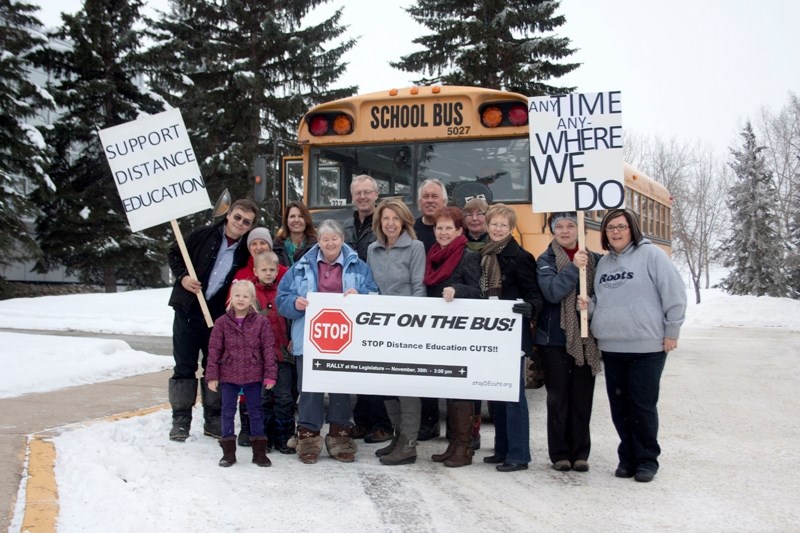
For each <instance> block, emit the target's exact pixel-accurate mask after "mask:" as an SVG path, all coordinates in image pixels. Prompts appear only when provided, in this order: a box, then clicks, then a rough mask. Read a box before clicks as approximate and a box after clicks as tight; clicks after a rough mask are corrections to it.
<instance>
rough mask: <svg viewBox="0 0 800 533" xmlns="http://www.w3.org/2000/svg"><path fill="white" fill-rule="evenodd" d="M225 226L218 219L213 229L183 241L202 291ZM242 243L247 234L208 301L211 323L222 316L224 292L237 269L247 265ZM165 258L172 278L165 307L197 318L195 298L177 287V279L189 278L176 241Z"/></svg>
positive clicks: (244, 239) (206, 228) (247, 254)
mask: <svg viewBox="0 0 800 533" xmlns="http://www.w3.org/2000/svg"><path fill="white" fill-rule="evenodd" d="M225 223H226V219H222V220H221V221H220V222H217V223H216V224H214V225H213V226H203V227H200V228H197V229H196V230H194V231H193V232H192V233H190V234H189V236H188V237H187V238H186V250H187V251H188V253H189V259H190V260H191V261H192V265H193V266H194V270H195V273H196V274H197V279H198V280H199V281H200V282H201V283H202V284H203V291H204V292H205V290H206V289H207V288H208V278H209V277H210V276H211V270H212V269H213V268H214V262H215V261H216V260H217V252H219V249H220V246H221V244H222V239H224V238H225V235H224V232H225ZM246 242H247V234H245V235H244V236H242V238H241V239H239V246H237V247H236V251H235V252H234V256H233V266H232V267H231V270H230V271H229V272H228V274H227V275H226V276H225V284H224V285H223V286H222V288H221V289H220V290H219V291H217V294H215V295H214V296H213V297H212V298H211V300H209V301H208V309H209V311H210V312H211V318H212V319H214V320H216V319H217V318H218V317H220V316H222V315H223V314H224V313H225V300H226V299H227V297H228V289H230V286H231V280H232V279H233V276H234V274H236V272H237V271H238V270H239V269H240V268H242V267H244V266H245V265H247V260H248V259H249V258H250V252H249V251H248V250H247V246H246V244H245V243H246ZM167 257H168V259H169V268H170V270H171V271H172V275H173V276H174V277H175V285H174V286H173V287H172V294H171V295H170V297H169V305H171V306H172V307H173V308H175V309H180V310H181V311H183V312H184V313H186V314H189V315H194V316H201V311H200V304H199V303H198V301H197V296H196V295H195V294H193V293H191V292H189V291H187V290H186V289H184V288H183V286H182V285H181V278H183V277H184V276H187V275H189V269H188V268H187V267H186V263H185V262H184V261H183V255H181V250H180V248H179V247H178V243H177V242H176V243H174V244H173V245H172V246H171V247H170V249H169V253H168V255H167Z"/></svg>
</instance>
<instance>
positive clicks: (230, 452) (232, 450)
mask: <svg viewBox="0 0 800 533" xmlns="http://www.w3.org/2000/svg"><path fill="white" fill-rule="evenodd" d="M219 447H220V448H222V459H220V460H219V466H226V467H227V466H232V465H233V464H234V463H235V462H236V437H225V438H224V439H219Z"/></svg>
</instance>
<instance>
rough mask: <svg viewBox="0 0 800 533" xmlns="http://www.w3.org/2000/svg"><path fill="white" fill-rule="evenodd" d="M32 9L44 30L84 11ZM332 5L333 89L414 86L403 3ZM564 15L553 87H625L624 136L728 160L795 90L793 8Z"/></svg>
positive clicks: (572, 6) (694, 5)
mask: <svg viewBox="0 0 800 533" xmlns="http://www.w3.org/2000/svg"><path fill="white" fill-rule="evenodd" d="M29 1H31V2H35V0H29ZM40 1H41V4H40V5H42V6H43V7H42V11H41V12H40V18H41V19H42V21H43V22H44V23H45V24H46V25H54V24H58V23H59V22H60V19H59V16H58V13H59V12H60V11H62V10H63V11H68V12H74V11H76V10H78V9H80V8H81V5H82V2H81V0H40ZM149 4H150V5H151V6H155V7H159V8H162V9H163V8H164V7H165V6H166V5H167V4H166V0H150V1H149ZM340 5H345V9H344V16H343V18H344V23H345V24H348V25H349V35H351V36H354V37H359V42H358V44H357V46H356V48H355V49H354V50H352V51H351V52H350V53H348V54H347V55H346V56H345V59H346V61H348V62H349V63H350V66H349V68H348V71H347V73H346V74H345V76H344V77H343V79H342V80H341V85H358V86H359V87H360V92H372V91H378V90H383V89H388V88H392V87H403V86H407V85H410V80H412V79H414V78H415V77H418V76H413V75H408V74H406V73H404V72H400V71H397V70H394V69H393V68H391V67H390V66H389V61H394V60H397V59H399V58H400V57H401V56H402V55H404V54H406V53H408V52H409V51H411V50H413V48H412V46H411V43H410V42H411V39H412V38H413V37H415V36H417V35H419V34H421V32H423V30H424V28H422V27H421V26H418V25H417V24H416V23H415V22H414V21H413V20H412V19H411V17H410V16H409V15H408V14H407V13H406V12H405V11H404V10H403V9H402V6H408V5H411V2H409V1H408V0H402V1H401V2H398V3H395V2H375V1H374V0H347V1H346V2H344V0H334V1H333V2H330V3H329V5H328V6H326V7H325V9H320V10H318V12H317V13H315V14H314V15H313V17H314V18H315V19H318V18H321V16H323V15H327V14H329V13H330V12H331V11H332V10H333V8H334V7H336V6H340ZM560 12H561V13H563V14H564V15H565V16H566V18H567V23H566V25H565V26H562V28H561V29H560V30H559V32H558V33H559V34H560V35H562V36H566V37H569V38H570V39H571V40H572V44H573V47H574V48H576V49H577V52H576V53H575V54H574V55H573V57H572V60H573V61H575V62H579V63H582V66H581V67H579V68H578V69H577V70H576V71H575V72H574V73H572V74H570V75H569V76H568V77H567V78H564V79H562V80H554V81H553V83H554V84H556V85H559V84H560V85H574V86H576V87H577V88H578V90H579V91H581V92H598V91H607V90H620V91H622V94H623V100H622V101H623V126H624V127H625V128H626V130H631V131H634V132H636V133H639V134H644V135H661V136H662V137H664V138H670V137H675V138H677V139H679V140H686V141H690V142H693V143H694V142H707V143H709V145H710V146H711V147H712V148H713V149H714V150H715V151H717V152H718V153H719V154H720V155H726V154H727V147H728V146H729V145H731V143H732V142H737V143H738V135H737V134H738V131H739V128H740V126H741V125H742V124H743V121H744V120H745V119H747V118H751V119H753V120H755V119H756V117H757V115H758V114H759V112H760V109H761V108H762V107H765V106H766V107H768V108H771V109H773V110H777V109H779V108H780V107H782V106H783V105H784V104H785V103H786V102H787V101H788V96H789V93H790V92H794V93H795V94H800V69H798V67H797V65H798V63H800V61H798V59H800V54H799V53H798V50H800V31H798V29H797V21H798V20H800V2H795V1H791V0H763V1H760V2H756V1H753V0H694V1H691V0H670V1H665V0H653V1H648V2H642V1H640V0H605V1H603V2H598V1H596V0H563V1H562V3H561V8H560Z"/></svg>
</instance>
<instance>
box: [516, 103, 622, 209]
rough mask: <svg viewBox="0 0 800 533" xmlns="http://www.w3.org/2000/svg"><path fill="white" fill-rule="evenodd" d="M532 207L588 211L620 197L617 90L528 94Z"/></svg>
mask: <svg viewBox="0 0 800 533" xmlns="http://www.w3.org/2000/svg"><path fill="white" fill-rule="evenodd" d="M528 114H529V117H528V123H529V131H530V151H531V154H530V164H531V192H532V201H531V203H532V205H533V211H534V212H536V213H543V212H555V211H592V210H601V209H612V208H616V207H621V206H623V205H624V202H625V183H624V181H625V175H624V170H623V165H622V105H621V99H620V92H619V91H609V92H603V93H586V94H561V95H553V96H540V97H532V98H529V99H528Z"/></svg>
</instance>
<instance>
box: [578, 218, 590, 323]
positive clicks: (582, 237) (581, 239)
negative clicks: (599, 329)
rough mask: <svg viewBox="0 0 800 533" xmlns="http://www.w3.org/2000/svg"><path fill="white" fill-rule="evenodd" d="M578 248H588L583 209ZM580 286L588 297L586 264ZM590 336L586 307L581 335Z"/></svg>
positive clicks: (582, 292)
mask: <svg viewBox="0 0 800 533" xmlns="http://www.w3.org/2000/svg"><path fill="white" fill-rule="evenodd" d="M578 250H584V251H585V250H586V232H585V231H584V223H583V211H578ZM578 279H579V288H580V295H581V296H582V297H583V298H588V297H587V293H588V291H587V290H586V266H585V265H584V266H582V267H581V268H580V275H579V278H578ZM588 336H589V311H588V310H586V309H584V310H583V311H581V337H583V338H586V337H588Z"/></svg>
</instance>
